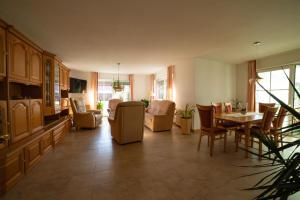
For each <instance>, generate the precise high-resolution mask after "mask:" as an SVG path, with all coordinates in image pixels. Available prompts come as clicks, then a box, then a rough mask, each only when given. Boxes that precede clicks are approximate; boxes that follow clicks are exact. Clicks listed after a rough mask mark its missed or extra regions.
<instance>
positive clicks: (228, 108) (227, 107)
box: [224, 102, 232, 113]
mask: <svg viewBox="0 0 300 200" xmlns="http://www.w3.org/2000/svg"><path fill="white" fill-rule="evenodd" d="M224 108H225V113H232V104H231V103H230V102H225V103H224Z"/></svg>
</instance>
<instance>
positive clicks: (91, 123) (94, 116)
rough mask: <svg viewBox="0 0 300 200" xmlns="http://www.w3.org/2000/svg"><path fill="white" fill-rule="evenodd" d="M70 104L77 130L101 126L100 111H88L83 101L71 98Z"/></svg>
mask: <svg viewBox="0 0 300 200" xmlns="http://www.w3.org/2000/svg"><path fill="white" fill-rule="evenodd" d="M70 103H71V108H72V112H73V122H74V124H75V127H76V130H79V129H80V128H96V127H97V126H99V125H100V124H101V122H102V113H101V111H100V110H86V107H85V103H84V101H83V100H82V99H79V100H75V99H73V98H70Z"/></svg>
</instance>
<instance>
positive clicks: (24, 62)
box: [8, 33, 29, 82]
mask: <svg viewBox="0 0 300 200" xmlns="http://www.w3.org/2000/svg"><path fill="white" fill-rule="evenodd" d="M8 53H9V55H8V57H9V59H8V66H9V67H8V76H9V78H10V79H11V80H14V81H17V82H26V81H29V65H28V46H27V44H26V43H25V42H23V41H22V40H21V39H19V38H17V37H16V36H14V35H13V34H12V33H8Z"/></svg>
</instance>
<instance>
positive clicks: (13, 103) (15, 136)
mask: <svg viewBox="0 0 300 200" xmlns="http://www.w3.org/2000/svg"><path fill="white" fill-rule="evenodd" d="M9 118H10V126H11V141H12V142H13V143H14V142H17V141H19V140H21V139H23V138H25V137H27V136H28V135H29V134H30V123H29V121H30V109H29V100H10V101H9Z"/></svg>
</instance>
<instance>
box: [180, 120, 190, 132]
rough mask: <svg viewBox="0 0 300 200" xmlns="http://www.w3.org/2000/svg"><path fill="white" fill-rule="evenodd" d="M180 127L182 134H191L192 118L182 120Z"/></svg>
mask: <svg viewBox="0 0 300 200" xmlns="http://www.w3.org/2000/svg"><path fill="white" fill-rule="evenodd" d="M180 126H181V133H182V134H191V128H192V118H181V122H180Z"/></svg>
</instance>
